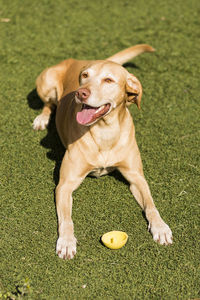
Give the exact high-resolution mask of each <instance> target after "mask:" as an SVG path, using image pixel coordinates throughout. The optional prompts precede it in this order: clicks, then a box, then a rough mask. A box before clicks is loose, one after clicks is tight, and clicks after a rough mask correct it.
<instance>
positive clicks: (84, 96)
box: [75, 88, 90, 101]
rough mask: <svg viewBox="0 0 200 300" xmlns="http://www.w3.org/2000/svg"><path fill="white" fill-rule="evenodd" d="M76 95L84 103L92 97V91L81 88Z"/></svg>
mask: <svg viewBox="0 0 200 300" xmlns="http://www.w3.org/2000/svg"><path fill="white" fill-rule="evenodd" d="M75 95H76V97H77V98H78V99H79V100H80V101H84V100H87V98H88V97H89V96H90V90H88V89H86V88H80V89H78V90H77V91H76V93H75Z"/></svg>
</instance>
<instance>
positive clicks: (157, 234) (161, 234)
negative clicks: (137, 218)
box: [149, 221, 173, 245]
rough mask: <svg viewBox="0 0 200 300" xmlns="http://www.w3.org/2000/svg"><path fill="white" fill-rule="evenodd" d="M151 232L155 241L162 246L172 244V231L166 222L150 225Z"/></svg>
mask: <svg viewBox="0 0 200 300" xmlns="http://www.w3.org/2000/svg"><path fill="white" fill-rule="evenodd" d="M149 231H150V232H151V234H152V236H153V239H154V241H155V242H157V243H159V244H160V245H170V244H172V239H173V237H172V231H171V229H170V228H169V226H168V225H167V224H166V223H165V222H163V221H160V222H159V223H152V224H149Z"/></svg>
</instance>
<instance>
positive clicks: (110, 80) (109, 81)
mask: <svg viewBox="0 0 200 300" xmlns="http://www.w3.org/2000/svg"><path fill="white" fill-rule="evenodd" d="M104 81H105V82H106V83H112V82H114V80H113V79H112V78H109V77H108V78H104Z"/></svg>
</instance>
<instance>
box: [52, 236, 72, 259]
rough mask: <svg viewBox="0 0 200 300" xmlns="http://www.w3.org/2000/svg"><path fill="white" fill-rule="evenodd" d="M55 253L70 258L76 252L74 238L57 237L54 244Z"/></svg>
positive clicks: (63, 257)
mask: <svg viewBox="0 0 200 300" xmlns="http://www.w3.org/2000/svg"><path fill="white" fill-rule="evenodd" d="M56 253H57V254H58V256H59V257H60V258H62V259H66V258H67V259H72V258H73V257H74V256H75V254H76V238H75V237H72V238H62V237H59V239H58V240H57V245H56Z"/></svg>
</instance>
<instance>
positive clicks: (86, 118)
mask: <svg viewBox="0 0 200 300" xmlns="http://www.w3.org/2000/svg"><path fill="white" fill-rule="evenodd" d="M97 109H98V108H92V107H91V108H83V109H82V110H81V111H80V112H78V113H77V115H76V120H77V122H78V123H79V124H81V125H86V124H88V123H91V122H92V121H94V120H95V119H96V116H95V112H96V110H97Z"/></svg>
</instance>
